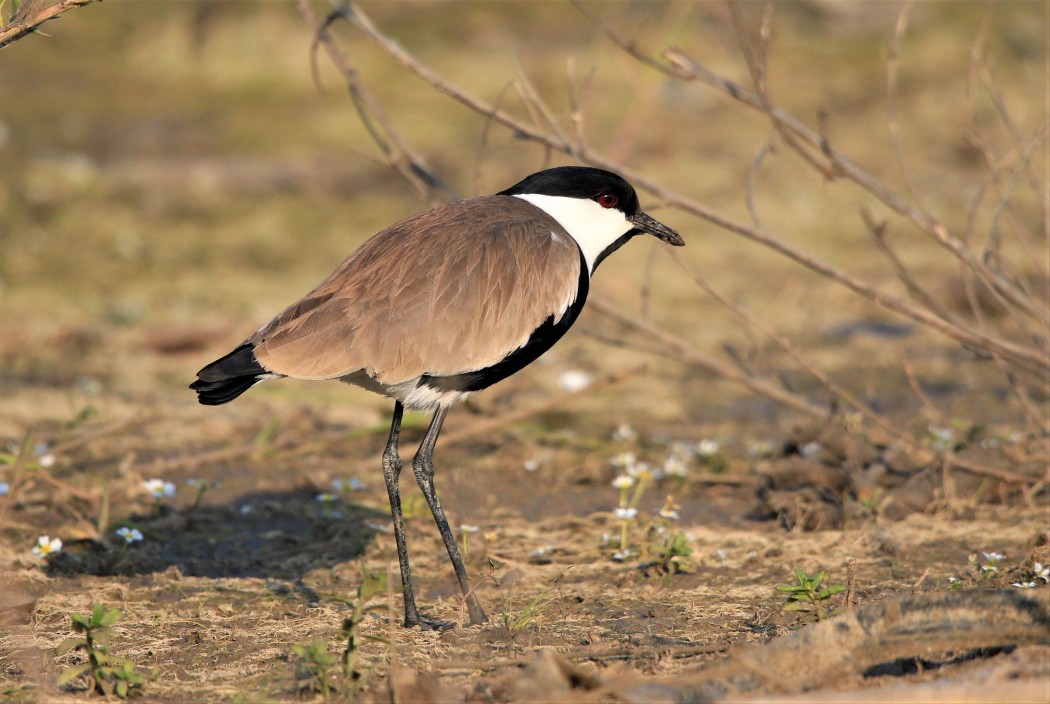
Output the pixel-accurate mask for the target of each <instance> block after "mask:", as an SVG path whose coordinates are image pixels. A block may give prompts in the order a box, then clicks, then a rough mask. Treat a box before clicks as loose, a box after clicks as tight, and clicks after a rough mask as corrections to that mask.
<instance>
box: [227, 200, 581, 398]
mask: <svg viewBox="0 0 1050 704" xmlns="http://www.w3.org/2000/svg"><path fill="white" fill-rule="evenodd" d="M579 276H580V254H579V249H578V247H577V245H576V243H575V242H574V241H573V240H572V238H571V237H570V236H569V235H568V234H567V233H566V232H565V231H564V230H563V229H562V227H561V226H560V225H559V224H558V223H557V221H556V220H554V219H553V218H551V217H550V216H549V215H547V214H546V213H544V212H543V211H542V210H540V209H539V208H537V207H535V206H533V205H531V204H529V203H527V202H525V201H523V200H521V199H519V198H514V197H511V196H486V197H483V198H474V199H471V200H468V201H459V202H457V203H451V204H449V205H445V206H441V207H439V208H436V209H434V210H430V211H427V212H425V213H421V214H420V215H417V216H415V217H413V218H409V219H408V220H405V221H403V222H400V223H398V224H396V225H393V226H391V227H389V228H387V229H386V230H383V231H382V232H380V233H379V234H377V235H376V236H374V237H372V238H371V239H370V240H368V241H367V242H365V244H363V245H362V246H361V247H360V249H358V250H357V251H356V252H354V254H352V255H351V256H350V257H349V258H348V259H347V260H346V261H344V262H343V263H342V264H341V265H340V266H339V268H338V269H336V270H335V272H333V273H332V275H331V276H329V277H328V278H327V279H326V280H325V281H324V282H322V283H321V285H320V286H318V287H317V288H316V289H314V290H313V291H312V292H310V293H309V294H307V296H306V297H305V298H303V299H302V300H300V301H298V302H296V303H294V304H293V305H291V306H289V307H288V308H287V309H286V310H285V311H284V312H282V313H281V314H280V315H278V316H277V317H276V318H274V319H273V320H271V321H270V322H269V323H267V324H266V325H264V326H263V327H262V328H261V329H260V330H259V331H258V332H256V333H255V334H254V335H252V337H250V338H249V339H248V342H250V343H252V344H255V345H256V348H255V356H256V358H257V359H258V360H259V362H260V363H261V364H262V365H263V366H264V367H265V368H266V369H267V370H269V371H272V372H277V373H279V374H284V375H286V376H291V377H296V378H301V379H331V378H335V377H341V376H345V375H347V374H351V373H353V372H357V371H360V370H365V371H366V372H367V373H368V374H369V375H370V376H372V377H373V378H375V379H377V380H379V381H380V382H381V383H384V384H397V383H401V382H404V381H408V380H411V379H414V378H416V377H418V376H420V375H423V374H429V375H432V376H445V375H450V374H458V373H462V372H467V371H474V370H478V369H484V368H486V367H489V366H491V365H493V364H495V363H496V362H499V361H500V360H501V359H503V358H504V357H506V356H507V355H508V354H509V353H510V352H513V351H514V350H515V349H517V348H518V347H520V346H522V345H523V344H524V343H525V342H526V340H528V338H529V335H530V334H531V333H532V331H533V330H535V329H536V328H537V327H539V326H540V325H541V324H542V323H543V321H544V320H546V319H547V317H548V316H550V315H552V314H560V313H563V312H564V311H565V309H566V307H567V305H568V304H569V303H570V302H571V301H572V300H573V299H574V298H575V293H576V289H577V282H578V280H579Z"/></svg>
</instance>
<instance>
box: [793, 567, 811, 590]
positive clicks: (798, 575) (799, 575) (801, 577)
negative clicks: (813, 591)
mask: <svg viewBox="0 0 1050 704" xmlns="http://www.w3.org/2000/svg"><path fill="white" fill-rule="evenodd" d="M795 579H797V580H798V583H799V584H801V585H802V586H806V584H807V583H808V582H809V578H808V577H806V573H805V572H803V571H802V570H801V569H799V568H798V567H796V568H795Z"/></svg>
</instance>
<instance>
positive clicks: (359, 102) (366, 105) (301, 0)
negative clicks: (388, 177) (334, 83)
mask: <svg viewBox="0 0 1050 704" xmlns="http://www.w3.org/2000/svg"><path fill="white" fill-rule="evenodd" d="M295 5H296V7H297V8H298V10H299V13H300V14H301V15H302V16H303V19H305V20H306V22H307V23H308V24H310V25H311V26H314V27H317V30H316V33H315V35H314V40H313V43H312V45H311V47H310V48H311V60H312V55H313V54H314V52H315V51H316V49H317V47H318V45H321V46H324V48H325V51H326V52H327V53H328V56H329V58H330V59H331V60H332V63H333V64H335V66H336V68H337V69H338V70H339V72H340V73H341V74H342V75H343V78H344V80H345V81H346V86H347V89H348V90H349V92H350V98H351V99H352V100H353V103H354V108H355V109H356V110H357V113H358V115H359V116H360V117H361V122H362V123H363V124H364V125H365V128H366V129H367V130H368V132H369V134H370V135H371V137H372V141H374V142H375V143H376V146H378V147H379V149H380V151H382V152H383V154H384V155H385V156H386V158H387V161H388V163H389V164H390V165H391V166H392V167H393V168H394V169H396V170H397V171H398V172H399V173H400V174H401V175H402V176H404V177H405V179H406V180H407V181H408V182H409V183H411V184H412V186H413V187H414V188H415V189H416V191H417V192H418V193H419V195H420V196H421V197H422V198H424V199H426V200H431V201H433V200H434V199H435V197H434V192H435V190H436V191H441V192H442V193H443V194H444V195H445V196H446V197H453V198H455V197H456V194H455V192H454V191H453V189H452V188H451V187H449V185H448V184H447V183H446V182H445V181H444V180H443V179H442V178H441V177H439V176H438V175H437V174H435V173H434V172H433V171H431V170H430V168H429V167H428V166H427V165H426V162H425V160H424V159H423V157H422V156H421V155H420V154H418V153H417V152H416V151H415V150H414V149H413V148H412V146H411V145H410V144H409V143H408V142H407V141H406V140H405V139H404V138H403V137H402V136H401V133H400V132H398V130H397V129H396V128H395V127H394V125H393V121H392V120H391V119H390V116H389V115H387V113H386V111H385V110H384V109H383V107H382V105H380V104H379V101H378V100H377V99H376V98H375V96H374V95H373V94H372V92H371V91H369V90H368V88H367V87H366V86H365V85H364V83H362V82H361V79H360V76H359V75H358V73H357V71H356V70H355V69H354V67H353V66H352V65H351V64H350V60H349V59H348V58H347V57H346V55H345V54H344V53H343V51H342V50H341V49H340V48H339V45H338V44H336V42H335V41H333V40H332V37H331V35H330V34H329V29H330V27H331V26H332V24H333V23H335V22H336V21H338V20H341V19H350V20H351V21H352V18H353V14H354V12H355V11H354V9H353V8H352V7H350V6H349V5H346V4H341V5H337V6H336V7H335V8H334V9H333V10H332V12H331V13H329V15H328V16H327V17H326V18H325V20H324V22H322V23H320V24H318V22H317V19H316V16H315V15H314V13H313V10H312V9H311V7H310V4H309V2H308V0H295ZM312 68H313V69H314V80H315V81H317V72H316V62H313V61H312Z"/></svg>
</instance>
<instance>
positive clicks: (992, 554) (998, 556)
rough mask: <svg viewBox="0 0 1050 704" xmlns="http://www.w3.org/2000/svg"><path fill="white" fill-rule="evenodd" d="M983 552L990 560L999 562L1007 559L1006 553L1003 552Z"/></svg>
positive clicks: (985, 557)
mask: <svg viewBox="0 0 1050 704" xmlns="http://www.w3.org/2000/svg"><path fill="white" fill-rule="evenodd" d="M981 554H982V555H984V559H986V560H988V561H989V562H999V561H1000V560H1005V559H1006V555H1004V554H1002V553H1001V552H984V553H981Z"/></svg>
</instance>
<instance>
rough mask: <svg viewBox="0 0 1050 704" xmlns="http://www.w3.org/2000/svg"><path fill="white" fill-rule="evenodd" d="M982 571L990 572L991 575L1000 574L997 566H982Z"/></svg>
mask: <svg viewBox="0 0 1050 704" xmlns="http://www.w3.org/2000/svg"><path fill="white" fill-rule="evenodd" d="M981 571H982V572H988V573H989V574H990V573H992V572H998V571H999V568H998V567H996V566H995V565H981Z"/></svg>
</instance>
